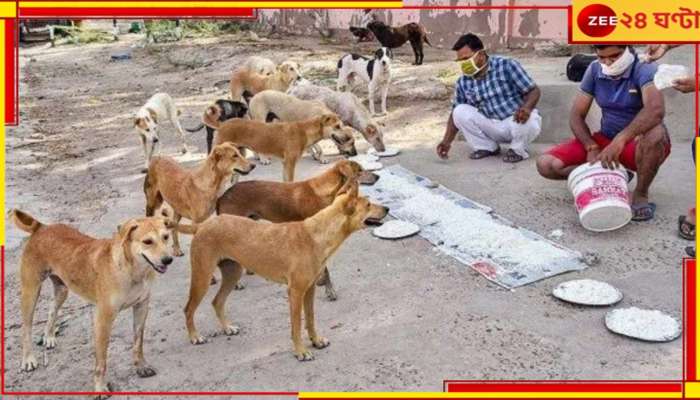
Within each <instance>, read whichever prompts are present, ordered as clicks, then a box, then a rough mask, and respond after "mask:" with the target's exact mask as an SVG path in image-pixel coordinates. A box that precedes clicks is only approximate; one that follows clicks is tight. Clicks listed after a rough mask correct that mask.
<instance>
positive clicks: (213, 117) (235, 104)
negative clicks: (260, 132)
mask: <svg viewBox="0 0 700 400" xmlns="http://www.w3.org/2000/svg"><path fill="white" fill-rule="evenodd" d="M246 114H248V106H247V105H246V104H245V103H241V102H240V101H231V100H225V99H219V100H217V101H216V102H214V104H212V105H210V106H209V107H207V109H206V110H204V115H203V116H202V121H209V122H210V124H211V121H219V122H224V121H228V120H229V119H231V118H243V117H245V116H246ZM202 128H206V130H207V154H209V153H211V144H212V142H213V141H214V128H212V127H211V126H209V125H207V124H205V123H204V122H202V123H201V124H199V125H198V126H197V127H196V128H192V129H188V128H185V130H186V131H188V132H197V131H200V130H202Z"/></svg>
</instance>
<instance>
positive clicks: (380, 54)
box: [374, 48, 384, 60]
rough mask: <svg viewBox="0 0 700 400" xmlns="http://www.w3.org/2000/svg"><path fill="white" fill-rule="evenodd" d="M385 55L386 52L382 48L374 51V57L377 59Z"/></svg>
mask: <svg viewBox="0 0 700 400" xmlns="http://www.w3.org/2000/svg"><path fill="white" fill-rule="evenodd" d="M383 55H384V52H383V51H382V49H381V48H380V49H377V51H375V52H374V58H376V59H377V60H379V59H380V58H382V56H383Z"/></svg>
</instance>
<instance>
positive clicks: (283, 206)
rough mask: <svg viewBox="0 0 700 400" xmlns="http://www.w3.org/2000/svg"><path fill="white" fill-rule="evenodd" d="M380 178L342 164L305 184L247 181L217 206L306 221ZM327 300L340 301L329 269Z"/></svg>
mask: <svg viewBox="0 0 700 400" xmlns="http://www.w3.org/2000/svg"><path fill="white" fill-rule="evenodd" d="M378 179H379V176H378V175H376V174H374V173H371V172H366V171H363V170H362V167H361V166H360V164H358V163H356V162H354V161H348V160H341V161H338V162H337V163H335V164H334V165H333V167H331V168H330V169H328V170H326V171H325V172H323V173H322V174H320V175H317V176H315V177H313V178H311V179H308V180H305V181H301V182H290V183H282V182H268V181H245V182H239V183H237V184H235V185H233V186H231V187H230V188H229V189H228V190H227V191H226V192H225V193H224V194H223V195H222V196H221V197H219V200H217V202H216V213H217V215H221V214H232V215H238V216H241V217H248V218H252V219H255V220H257V219H264V220H267V221H270V222H275V223H279V222H292V221H302V220H304V219H306V218H309V217H311V216H313V215H314V214H316V213H317V212H319V211H321V210H322V209H323V208H325V207H328V206H329V205H331V203H332V202H333V200H334V199H335V198H336V196H337V195H338V193H342V192H345V191H346V190H347V188H348V187H349V185H351V184H355V183H358V182H360V183H368V184H374V183H375V182H376V181H377V180H378ZM318 284H319V285H323V286H325V288H326V297H327V298H328V299H329V300H331V301H334V300H336V299H337V298H338V295H337V294H336V293H335V289H334V288H333V283H332V282H331V277H330V274H329V273H328V268H325V269H324V271H323V275H322V276H321V278H320V279H319V282H318Z"/></svg>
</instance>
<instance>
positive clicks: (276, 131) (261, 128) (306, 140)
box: [214, 114, 357, 182]
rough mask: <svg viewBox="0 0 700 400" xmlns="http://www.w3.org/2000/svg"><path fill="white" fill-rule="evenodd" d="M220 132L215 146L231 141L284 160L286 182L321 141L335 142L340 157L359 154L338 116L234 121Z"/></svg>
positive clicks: (292, 177)
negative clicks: (271, 120) (307, 152)
mask: <svg viewBox="0 0 700 400" xmlns="http://www.w3.org/2000/svg"><path fill="white" fill-rule="evenodd" d="M215 127H216V129H217V133H216V138H215V141H214V143H215V144H219V143H225V142H231V143H236V145H237V146H240V147H246V148H249V149H251V150H253V151H254V152H256V153H258V154H261V155H268V156H273V157H275V158H280V159H282V162H283V164H284V172H283V179H284V181H285V182H292V181H293V180H294V171H295V169H296V164H297V161H299V159H300V158H301V156H302V154H303V153H304V150H307V149H308V148H309V147H311V146H312V145H313V144H315V143H316V142H318V141H319V140H321V139H333V141H334V142H335V144H336V145H337V146H338V149H339V150H340V152H341V154H347V155H351V156H352V155H357V150H355V138H354V137H353V135H352V131H351V130H350V129H349V128H346V127H343V123H342V122H341V121H340V118H338V116H337V115H335V114H324V115H321V116H318V117H314V118H310V119H307V120H303V121H296V122H273V123H269V124H268V123H265V122H262V121H254V120H245V119H231V120H228V121H226V122H224V123H222V124H220V125H217V126H215Z"/></svg>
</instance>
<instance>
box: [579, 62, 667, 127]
mask: <svg viewBox="0 0 700 400" xmlns="http://www.w3.org/2000/svg"><path fill="white" fill-rule="evenodd" d="M635 58H636V56H635ZM656 68H657V66H656V64H653V63H651V64H650V63H641V62H639V60H638V59H637V60H635V62H634V64H632V66H631V67H629V68H627V71H625V73H624V74H622V75H621V76H620V77H615V78H611V77H609V76H607V75H605V74H603V72H602V69H601V66H600V63H599V62H598V61H594V62H592V63H591V65H589V66H588V69H586V73H585V74H584V75H583V80H581V90H582V91H583V92H584V93H587V94H589V95H591V96H592V97H593V98H594V99H595V102H596V103H597V104H598V106H599V107H600V109H601V111H602V118H601V121H600V131H601V132H602V133H603V135H605V136H606V137H607V138H609V139H612V138H614V137H615V136H617V134H618V133H620V131H622V130H623V129H625V127H627V125H629V124H630V122H632V120H633V119H634V117H636V116H637V114H638V113H639V110H641V109H642V107H643V104H642V88H643V87H644V86H646V85H649V84H653V83H654V75H655V74H656Z"/></svg>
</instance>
